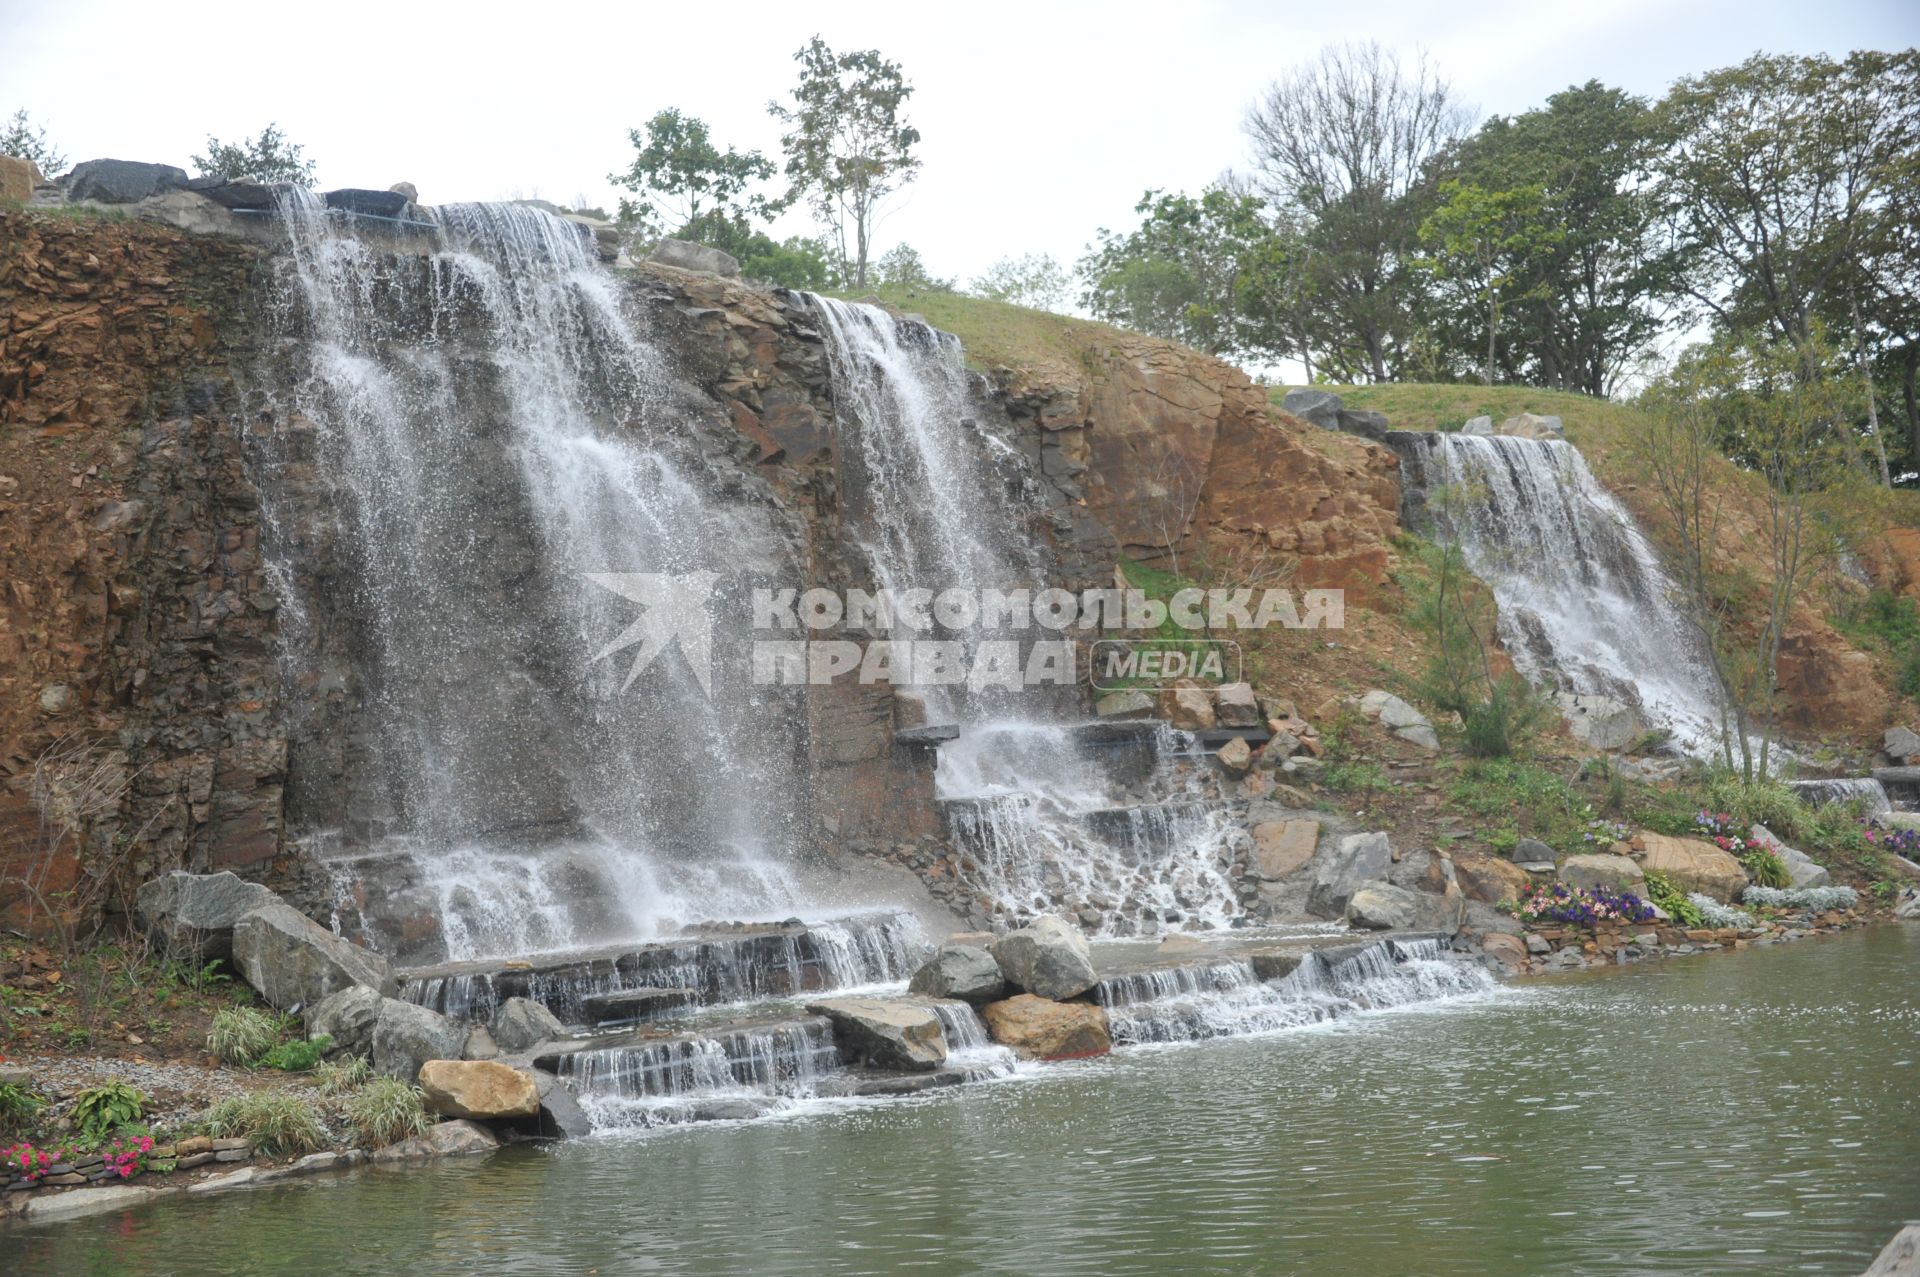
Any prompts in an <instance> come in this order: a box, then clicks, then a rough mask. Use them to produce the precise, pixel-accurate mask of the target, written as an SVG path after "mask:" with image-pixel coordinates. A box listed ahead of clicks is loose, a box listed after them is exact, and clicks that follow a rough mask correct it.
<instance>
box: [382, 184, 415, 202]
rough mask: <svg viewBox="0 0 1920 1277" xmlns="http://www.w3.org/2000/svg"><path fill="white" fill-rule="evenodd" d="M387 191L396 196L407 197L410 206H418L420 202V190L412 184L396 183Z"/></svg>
mask: <svg viewBox="0 0 1920 1277" xmlns="http://www.w3.org/2000/svg"><path fill="white" fill-rule="evenodd" d="M387 189H388V190H389V191H391V192H393V193H394V194H395V195H402V196H405V197H406V201H407V203H409V204H418V203H419V202H420V188H419V187H417V186H415V185H414V184H413V183H412V182H395V183H394V184H393V185H392V186H389V187H388V188H387Z"/></svg>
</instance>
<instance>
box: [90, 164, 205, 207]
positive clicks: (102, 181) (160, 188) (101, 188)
mask: <svg viewBox="0 0 1920 1277" xmlns="http://www.w3.org/2000/svg"><path fill="white" fill-rule="evenodd" d="M61 186H63V187H64V188H65V190H66V195H67V198H68V199H69V200H71V201H73V202H74V203H94V204H137V203H139V202H140V201H141V200H143V199H146V198H148V197H149V196H152V195H164V194H166V193H167V192H168V191H184V190H186V189H187V174H186V170H184V169H177V168H175V167H174V166H173V165H171V164H146V163H142V162H141V161H138V160H83V161H81V162H80V163H78V164H76V165H74V166H73V168H72V169H71V170H69V171H68V173H67V175H66V176H65V177H64V178H62V179H61Z"/></svg>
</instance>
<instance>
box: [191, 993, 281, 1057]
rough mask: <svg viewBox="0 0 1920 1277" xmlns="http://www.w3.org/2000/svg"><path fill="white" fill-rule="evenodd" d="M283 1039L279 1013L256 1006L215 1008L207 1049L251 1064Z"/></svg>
mask: <svg viewBox="0 0 1920 1277" xmlns="http://www.w3.org/2000/svg"><path fill="white" fill-rule="evenodd" d="M279 1041H280V1017H278V1016H275V1015H269V1014H267V1013H266V1012H265V1011H262V1010H259V1009H258V1008H256V1007H227V1008H225V1009H224V1010H221V1011H216V1012H215V1013H214V1016H213V1029H212V1031H211V1032H209V1033H208V1034H207V1049H208V1050H209V1051H212V1052H213V1053H214V1054H215V1055H216V1056H218V1057H219V1058H220V1059H221V1060H223V1061H224V1062H226V1063H228V1064H238V1065H242V1066H250V1065H251V1064H252V1063H253V1062H254V1061H255V1060H257V1059H259V1058H260V1057H261V1056H263V1055H265V1054H266V1053H267V1052H268V1051H271V1050H272V1049H273V1048H274V1046H275V1044H277V1043H278V1042H279Z"/></svg>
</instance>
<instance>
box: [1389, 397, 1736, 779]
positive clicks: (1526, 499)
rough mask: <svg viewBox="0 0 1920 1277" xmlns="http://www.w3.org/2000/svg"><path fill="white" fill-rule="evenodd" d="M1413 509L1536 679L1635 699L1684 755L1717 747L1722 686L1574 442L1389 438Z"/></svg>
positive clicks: (1653, 559)
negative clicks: (1456, 559) (1445, 546)
mask: <svg viewBox="0 0 1920 1277" xmlns="http://www.w3.org/2000/svg"><path fill="white" fill-rule="evenodd" d="M1393 442H1394V444H1395V446H1396V447H1397V448H1398V449H1399V451H1400V453H1401V457H1402V460H1403V462H1404V463H1405V473H1404V477H1403V481H1402V482H1403V485H1404V487H1405V489H1406V491H1407V493H1408V504H1409V509H1410V510H1413V509H1417V508H1418V507H1419V505H1421V504H1424V505H1425V507H1426V508H1427V510H1428V512H1429V513H1430V515H1431V517H1432V522H1433V524H1434V526H1435V529H1436V531H1438V532H1439V533H1440V534H1441V535H1443V536H1450V537H1453V538H1456V539H1457V541H1458V544H1459V546H1460V549H1461V551H1462V554H1463V557H1464V558H1465V561H1466V565H1467V567H1468V568H1470V569H1471V570H1472V571H1473V573H1474V575H1475V576H1477V577H1479V578H1480V579H1481V580H1482V581H1484V582H1486V583H1487V585H1488V586H1489V587H1490V588H1491V589H1492V590H1493V594H1494V598H1495V600H1496V602H1497V603H1498V605H1499V612H1500V622H1499V624H1500V640H1501V642H1502V643H1503V644H1504V645H1505V647H1506V649H1507V652H1508V653H1509V655H1511V656H1512V657H1513V662H1514V665H1515V666H1516V667H1518V669H1519V670H1520V672H1521V673H1522V674H1524V675H1525V676H1526V677H1527V678H1528V679H1529V680H1531V681H1532V682H1534V683H1535V684H1536V685H1538V686H1542V687H1547V688H1550V689H1555V690H1559V691H1565V692H1574V693H1586V694H1600V695H1605V696H1609V697H1612V698H1614V699H1616V700H1619V701H1622V702H1624V703H1626V704H1628V705H1633V706H1637V707H1638V708H1639V709H1640V711H1641V713H1642V715H1643V717H1644V718H1646V719H1647V720H1648V721H1650V722H1654V723H1659V724H1662V725H1665V726H1667V727H1669V728H1671V729H1672V731H1673V733H1674V737H1675V740H1676V741H1677V742H1678V743H1679V744H1680V745H1681V746H1682V747H1683V748H1685V749H1687V750H1688V751H1689V752H1691V753H1694V754H1703V753H1707V752H1710V751H1712V750H1715V749H1717V747H1718V741H1719V727H1718V723H1719V717H1718V713H1717V710H1716V708H1715V706H1716V705H1717V704H1718V693H1717V691H1716V687H1715V684H1714V681H1713V676H1712V672H1711V671H1710V669H1709V668H1708V666H1707V663H1706V659H1705V655H1704V652H1703V649H1702V646H1701V640H1700V638H1699V636H1698V635H1697V634H1696V633H1695V632H1694V631H1693V630H1692V629H1691V628H1690V627H1689V626H1688V624H1687V623H1686V621H1685V619H1684V618H1683V617H1682V616H1681V615H1680V613H1679V612H1678V610H1676V608H1675V606H1674V604H1673V599H1674V596H1675V593H1676V587H1675V586H1674V584H1673V582H1672V581H1671V580H1670V579H1669V578H1668V576H1667V574H1666V573H1665V571H1664V570H1663V569H1662V568H1661V566H1660V562H1659V559H1658V557H1657V556H1656V555H1655V553H1654V551H1653V547H1652V546H1651V545H1649V544H1648V543H1647V539H1646V538H1645V537H1644V536H1643V535H1642V534H1641V532H1640V530H1639V528H1638V527H1637V526H1636V525H1635V524H1634V522H1633V519H1632V516H1630V515H1629V514H1628V513H1627V511H1626V509H1625V507H1623V506H1622V505H1621V504H1620V503H1619V502H1618V501H1616V500H1615V499H1614V497H1613V496H1612V494H1610V493H1609V492H1607V491H1606V489H1604V488H1602V487H1601V486H1600V484H1599V483H1598V482H1596V481H1595V479H1594V477H1593V474H1592V472H1591V471H1589V470H1588V469H1587V463H1586V460H1585V459H1584V458H1583V457H1581V455H1580V453H1579V451H1578V450H1577V449H1575V448H1574V447H1573V445H1572V444H1568V443H1562V442H1558V441H1543V440H1533V439H1519V438H1512V437H1508V436H1501V435H1493V436H1488V435H1464V434H1439V433H1434V434H1396V435H1394V436H1393Z"/></svg>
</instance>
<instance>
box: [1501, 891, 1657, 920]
mask: <svg viewBox="0 0 1920 1277" xmlns="http://www.w3.org/2000/svg"><path fill="white" fill-rule="evenodd" d="M1516 912H1518V913H1519V915H1520V918H1521V920H1522V921H1525V922H1557V923H1561V924H1563V925H1566V926H1572V927H1591V926H1593V925H1594V924H1595V923H1597V922H1651V921H1652V920H1653V907H1652V906H1651V905H1649V904H1648V903H1647V902H1646V901H1644V900H1642V899H1641V898H1640V897H1638V896H1636V895H1634V894H1633V893H1632V892H1631V891H1615V890H1614V889H1613V888H1611V887H1569V886H1568V885H1567V884H1566V883H1564V882H1556V883H1554V884H1553V885H1552V886H1551V887H1535V888H1534V889H1533V892H1532V893H1531V894H1530V895H1528V896H1526V897H1525V898H1524V899H1522V900H1521V901H1520V906H1519V908H1518V910H1517V911H1516Z"/></svg>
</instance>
